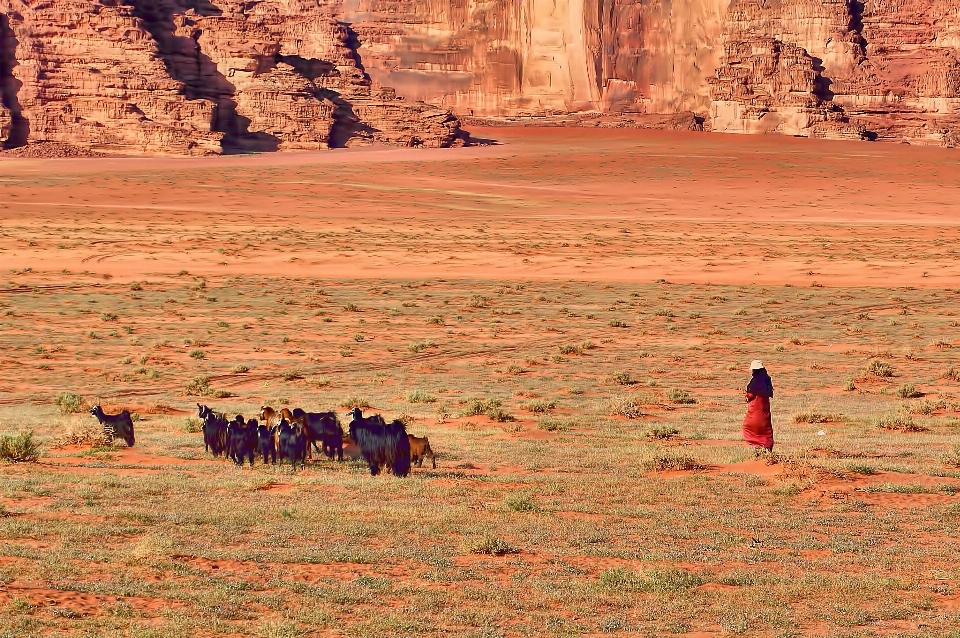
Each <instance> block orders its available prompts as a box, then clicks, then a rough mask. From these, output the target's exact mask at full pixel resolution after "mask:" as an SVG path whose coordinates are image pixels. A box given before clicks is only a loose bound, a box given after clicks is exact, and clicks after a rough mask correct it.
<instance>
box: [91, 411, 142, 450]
mask: <svg viewBox="0 0 960 638" xmlns="http://www.w3.org/2000/svg"><path fill="white" fill-rule="evenodd" d="M90 414H92V415H93V416H95V417H97V421H99V422H100V425H102V426H103V431H104V432H105V433H106V434H107V436H109V437H110V438H111V440H112V439H117V438H119V439H123V440H124V441H126V442H127V447H133V443H134V437H133V419H131V418H130V413H129V412H127V411H126V410H124V411H123V412H121V413H120V414H106V413H105V412H104V411H103V408H101V407H100V406H99V405H95V406H93V408H92V409H91V410H90Z"/></svg>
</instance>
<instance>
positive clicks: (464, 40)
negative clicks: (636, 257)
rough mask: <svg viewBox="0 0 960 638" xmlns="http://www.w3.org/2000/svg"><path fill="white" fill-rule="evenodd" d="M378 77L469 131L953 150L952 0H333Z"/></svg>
mask: <svg viewBox="0 0 960 638" xmlns="http://www.w3.org/2000/svg"><path fill="white" fill-rule="evenodd" d="M338 1H339V2H340V4H339V5H338V9H337V11H338V14H337V15H338V17H339V18H340V19H341V20H343V21H346V22H350V23H351V25H352V28H353V29H355V30H356V32H357V33H358V34H359V37H360V41H361V42H362V46H361V47H360V48H359V53H360V55H361V56H362V58H363V60H364V66H365V68H366V71H367V73H368V74H369V75H370V76H371V77H372V78H373V79H374V80H376V81H378V82H379V83H380V84H383V85H386V86H392V87H394V88H395V89H396V90H397V92H398V94H400V95H403V96H405V97H407V98H408V99H415V100H422V101H425V102H428V103H430V104H434V105H438V106H447V107H451V108H453V109H454V111H455V112H456V113H458V114H460V115H464V116H476V117H484V116H486V117H490V116H516V115H525V114H530V115H550V114H556V113H565V112H572V111H577V110H598V111H602V112H608V113H621V112H622V113H630V112H634V113H661V114H668V113H683V112H688V111H689V112H692V113H694V114H696V115H697V116H699V117H701V118H703V119H704V125H705V127H706V128H710V127H712V128H713V129H714V130H723V131H729V132H740V133H760V132H764V133H766V132H775V133H784V134H790V135H806V136H818V137H843V138H861V137H866V138H880V139H903V140H909V141H912V142H920V143H950V144H952V143H953V141H952V140H953V139H954V136H955V135H956V133H955V131H960V127H958V109H960V106H958V102H957V97H958V71H960V67H958V64H960V62H958V61H960V3H958V2H956V0H491V1H490V2H485V3H468V2H465V1H463V0H429V2H428V1H426V0H338Z"/></svg>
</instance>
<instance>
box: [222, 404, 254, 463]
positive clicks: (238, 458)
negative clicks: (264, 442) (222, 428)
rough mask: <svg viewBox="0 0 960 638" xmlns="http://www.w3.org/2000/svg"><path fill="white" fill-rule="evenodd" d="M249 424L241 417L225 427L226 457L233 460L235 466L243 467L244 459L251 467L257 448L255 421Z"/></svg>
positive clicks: (238, 416) (237, 417)
mask: <svg viewBox="0 0 960 638" xmlns="http://www.w3.org/2000/svg"><path fill="white" fill-rule="evenodd" d="M251 424H253V427H251V425H250V424H247V423H245V422H244V420H243V416H242V415H239V414H238V415H237V416H236V418H235V419H234V420H233V421H231V422H230V424H229V425H227V439H228V440H227V456H229V457H230V458H231V459H233V462H234V463H236V464H237V465H243V461H244V459H249V460H250V467H253V455H254V450H255V449H256V447H257V427H256V421H254V420H252V419H251Z"/></svg>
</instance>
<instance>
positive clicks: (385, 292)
mask: <svg viewBox="0 0 960 638" xmlns="http://www.w3.org/2000/svg"><path fill="white" fill-rule="evenodd" d="M472 133H473V134H474V136H476V137H481V138H487V139H491V140H495V141H496V142H497V143H496V144H494V145H490V146H483V147H472V148H466V149H452V150H411V149H385V148H367V149H352V150H343V151H336V152H324V153H296V154H293V153H291V154H280V155H265V156H257V157H224V158H215V159H211V158H205V159H175V158H162V159H137V158H123V159H116V158H103V159H99V158H98V159H74V160H68V159H65V160H20V159H0V219H2V225H0V319H2V320H0V346H2V352H0V371H2V373H3V374H2V375H0V432H12V431H14V430H18V429H22V428H31V429H35V431H36V432H37V433H38V435H39V436H41V437H44V440H45V441H51V440H57V437H59V436H60V435H62V434H63V432H65V431H68V430H70V429H71V428H77V427H78V426H81V425H83V424H84V423H88V424H89V423H90V422H91V417H90V416H89V415H88V414H87V412H86V406H85V407H84V408H83V409H80V411H79V412H78V413H75V414H60V413H59V412H57V411H56V409H55V408H54V405H53V404H54V397H56V396H57V395H58V394H59V393H60V392H63V391H65V390H69V391H76V392H79V393H81V394H83V395H84V396H85V397H86V399H87V401H88V403H89V402H95V401H103V405H104V408H105V409H106V410H107V411H108V412H115V411H119V410H121V409H128V410H130V411H131V412H134V413H136V414H137V416H138V418H141V417H142V420H138V425H137V428H138V429H137V444H136V447H134V448H133V449H127V448H124V447H121V448H103V449H90V447H89V445H83V446H76V445H67V446H64V447H56V446H48V447H47V448H46V449H45V451H44V456H43V457H42V458H41V459H40V460H39V462H37V463H22V464H15V465H7V464H4V465H0V476H2V477H3V480H2V481H0V482H2V483H3V485H4V490H3V491H0V633H2V634H3V635H8V633H9V635H52V632H58V635H67V634H68V633H69V635H90V634H89V633H81V632H88V631H93V632H100V633H102V632H104V631H107V629H108V628H112V629H113V630H114V631H115V632H132V631H143V632H146V633H144V634H143V635H171V636H177V635H183V636H193V635H250V632H254V631H255V632H256V634H257V635H261V636H294V635H350V636H357V635H413V634H414V633H417V632H419V634H418V635H464V636H468V635H469V636H476V637H477V638H479V637H480V636H501V635H502V636H529V635H557V636H561V635H563V636H570V635H611V634H616V635H651V636H654V635H656V636H660V635H680V636H686V637H687V638H695V637H696V638H700V637H703V636H722V635H734V634H735V635H746V636H769V635H781V636H788V635H789V636H797V635H811V636H814V635H815V636H840V635H844V636H854V635H857V636H860V635H864V636H866V635H889V636H906V635H911V636H914V635H915V636H930V635H947V633H946V632H949V631H954V630H956V629H957V628H958V627H960V621H958V620H957V618H956V614H955V611H956V609H957V608H958V604H960V603H958V601H960V595H958V589H957V588H956V586H955V585H954V584H953V583H955V582H956V581H957V578H956V565H958V564H960V562H958V561H957V559H956V557H957V552H960V545H958V544H957V543H956V542H955V539H956V538H957V533H958V530H960V527H958V525H960V471H958V470H960V448H956V447H955V442H956V440H957V434H956V433H957V432H958V431H960V430H958V428H960V418H958V417H960V402H958V400H957V397H958V388H960V385H958V384H960V372H956V371H955V369H954V368H955V355H954V353H955V352H957V350H956V348H957V347H960V341H958V335H957V330H956V328H957V327H960V323H958V321H957V320H956V301H955V299H956V296H955V293H954V292H953V291H951V290H949V288H956V289H957V291H956V292H957V293H960V266H958V264H957V259H956V257H957V254H958V250H960V249H958V247H957V241H956V240H957V237H958V234H960V198H958V197H957V189H958V188H960V186H958V185H960V179H958V178H960V162H958V159H960V155H958V154H957V153H958V152H957V151H954V150H948V149H934V148H915V147H909V146H893V145H871V144H868V143H853V142H850V143H848V142H823V141H815V140H804V139H790V138H783V137H738V136H730V135H709V134H694V133H669V132H651V131H637V130H628V131H618V130H590V131H587V130H582V129H548V130H542V129H541V130H538V129H519V128H510V129H474V130H473V131H472ZM662 280H667V281H669V282H671V283H673V284H677V285H669V286H668V285H659V284H658V283H656V282H662ZM134 282H136V283H134ZM571 282H575V283H571ZM580 282H582V283H580ZM680 284H696V285H680ZM700 284H715V285H713V286H703V285H700ZM752 284H756V286H753V285H752ZM785 284H789V285H790V286H794V287H796V288H792V287H787V286H786V285H785ZM759 356H762V358H763V359H764V360H765V361H767V363H768V365H769V366H770V367H771V369H772V370H774V374H775V379H776V386H777V393H778V394H777V397H776V400H775V405H774V410H775V412H774V420H775V423H776V428H777V430H776V431H777V441H778V443H777V445H778V447H777V451H778V452H777V456H773V457H759V458H758V457H756V455H755V454H754V453H753V451H752V450H749V449H747V448H746V447H745V446H744V445H743V444H742V442H741V441H740V440H739V438H740V434H739V427H740V422H741V420H742V413H743V412H742V411H743V402H742V395H741V392H742V387H743V384H744V383H745V374H746V372H745V370H746V365H747V363H748V362H749V361H750V360H752V359H753V358H756V357H759ZM879 360H882V361H884V362H889V363H890V365H891V366H892V370H893V372H891V375H889V378H888V377H880V376H879V375H876V374H873V373H869V372H868V371H867V370H868V366H869V365H871V364H872V363H874V362H876V361H879ZM238 364H242V365H238ZM624 373H629V375H627V377H626V378H624V379H623V380H622V382H621V381H617V380H616V377H617V375H623V374H624ZM198 379H202V380H204V381H205V382H204V387H203V388H201V389H196V381H197V380H198ZM207 382H209V385H207ZM906 384H911V385H910V386H909V387H910V388H913V385H912V384H916V386H917V388H913V389H914V390H917V389H918V391H917V392H915V393H913V392H912V393H909V394H902V393H901V394H902V396H901V398H903V397H907V398H915V399H916V401H915V402H912V403H907V402H904V401H901V400H900V399H899V398H898V392H900V390H902V389H903V388H904V387H906ZM191 387H194V389H190V388H191ZM678 389H679V390H685V391H689V393H690V395H691V396H692V397H693V398H692V400H691V401H689V402H685V401H682V400H677V401H675V400H673V399H669V398H668V397H669V396H670V394H669V391H670V390H678ZM214 390H216V391H222V394H217V393H215V392H214ZM413 390H420V391H423V392H424V393H426V395H428V396H429V397H430V401H429V402H427V401H426V400H424V401H420V400H417V401H414V399H413V398H411V392H412V391H413ZM357 397H362V398H369V399H370V400H371V402H370V403H369V405H370V408H369V410H370V411H375V412H382V413H383V414H385V415H388V416H389V417H390V418H393V417H395V416H399V415H401V414H403V415H406V416H407V417H409V419H410V422H411V423H412V424H413V425H411V430H410V431H411V432H413V433H416V434H423V435H429V436H430V439H431V442H432V445H433V446H434V448H435V449H436V450H439V454H440V461H441V462H440V466H439V469H436V470H434V469H433V468H427V467H423V468H416V469H415V470H414V472H413V476H411V477H410V478H409V479H405V480H400V479H393V478H392V477H383V476H381V477H377V478H375V479H372V478H370V477H369V476H368V475H367V474H366V473H365V470H364V468H363V466H362V464H360V463H352V462H350V461H347V462H345V463H333V462H329V461H326V460H317V461H316V462H315V463H311V464H310V467H308V469H307V470H306V471H305V472H301V473H299V474H296V475H293V474H290V473H288V472H286V471H285V470H283V469H282V468H281V469H278V468H276V467H266V466H263V465H262V464H259V461H258V465H257V466H256V468H249V467H247V468H243V469H237V468H234V467H231V466H230V464H228V463H226V462H225V461H223V460H217V459H213V458H211V457H210V456H209V455H207V454H206V453H205V452H203V450H202V445H201V443H202V441H201V435H200V434H199V433H198V432H197V427H196V426H197V425H198V423H194V424H191V423H190V421H191V420H192V417H193V415H195V405H196V403H197V402H199V401H202V402H205V403H210V404H212V405H214V406H215V407H216V408H218V409H222V410H224V411H226V412H228V413H229V414H234V413H237V412H243V413H246V414H247V416H248V417H249V416H250V415H251V414H256V412H257V410H258V409H259V406H261V405H263V404H273V405H288V404H289V405H290V406H291V407H293V406H295V405H303V406H306V407H308V408H309V409H342V410H345V409H346V406H347V404H348V402H349V401H350V400H352V399H356V398H357ZM476 397H481V398H488V399H498V400H499V399H501V398H502V399H503V401H504V407H505V408H506V409H507V410H508V412H510V413H511V414H513V415H515V418H513V417H511V419H509V420H505V421H497V420H494V419H493V418H491V417H490V415H489V413H488V414H487V415H485V416H484V415H479V414H477V413H472V412H467V413H461V410H462V409H464V406H465V405H467V404H468V399H470V398H476ZM612 399H615V400H612ZM617 401H619V402H620V403H621V404H622V403H623V402H629V403H631V404H633V405H634V408H635V410H634V411H635V412H637V413H636V414H634V415H633V416H627V414H626V413H624V412H623V411H622V410H621V411H619V412H618V411H617V410H616V409H615V407H611V406H613V405H614V404H615V403H617ZM538 403H539V404H540V405H541V407H540V409H539V410H538V408H537V404H538ZM608 404H609V405H608ZM363 405H367V404H365V403H364V404H363ZM447 409H449V412H450V413H449V414H447V412H445V411H444V410H447ZM641 409H642V411H641ZM898 411H899V412H898ZM811 412H813V413H817V414H819V413H823V415H825V416H822V418H818V419H813V418H807V419H806V420H804V419H803V418H800V419H798V418H797V416H798V415H799V414H800V413H811ZM884 414H886V415H893V414H900V415H901V416H903V415H913V417H915V419H916V422H917V424H918V425H920V426H921V427H919V428H917V429H915V430H908V431H902V432H892V431H888V430H883V429H880V428H878V426H877V423H876V418H877V417H878V416H880V415H884ZM913 417H910V418H913ZM674 426H676V427H675V429H673V430H672V431H668V432H667V433H666V434H664V435H663V436H662V437H661V436H660V435H657V430H658V429H660V430H661V431H663V430H664V429H669V428H673V427H674ZM78 431H79V430H78ZM951 454H952V456H951ZM346 456H347V457H348V459H356V458H357V456H358V454H357V450H356V448H355V447H350V448H349V449H347V451H346ZM658 459H659V460H664V459H665V460H666V461H671V460H672V461H671V462H677V463H679V462H680V461H684V460H689V461H690V464H689V465H683V467H677V466H676V465H671V464H667V465H663V464H660V465H658V464H657V463H656V461H657V460H658ZM651 462H653V463H652V464H651ZM428 464H429V462H428ZM651 468H652V469H651ZM671 468H672V469H671ZM518 495H519V496H525V497H527V498H529V499H532V500H531V503H532V504H531V505H530V507H529V508H526V509H525V508H524V506H523V503H519V504H517V503H514V501H513V500H512V499H515V497H517V496H518ZM511 503H514V504H511ZM487 536H489V537H490V538H494V537H496V539H505V540H507V541H509V542H510V543H512V546H511V547H512V548H511V549H510V551H509V552H508V553H506V554H504V555H494V554H491V553H489V552H488V553H484V552H485V551H486V550H484V549H483V545H482V544H480V545H478V542H479V541H482V540H484V539H485V538H486V537H487ZM477 547H480V549H479V550H478V549H477ZM677 570H680V571H677ZM677 574H679V577H682V578H687V577H690V576H691V575H694V576H696V578H695V579H693V580H689V581H683V580H682V578H681V581H677V580H676V579H677V578H678V576H677ZM671 579H672V580H671ZM648 581H649V582H648ZM661 581H662V582H661ZM657 583H660V584H659V585H657ZM657 587H660V589H657ZM368 590H369V591H368ZM307 610H310V613H308V611H307ZM252 623H256V624H252ZM930 627H937V629H936V630H931V631H932V632H933V633H930V632H927V629H928V628H930ZM71 628H72V629H71ZM545 628H546V629H545ZM775 628H778V629H776V630H775ZM474 629H475V630H476V631H474ZM493 629H497V630H498V631H496V632H494V631H493ZM547 629H549V630H550V631H547ZM848 629H849V630H850V631H856V632H859V633H849V632H848V631H847V630H848ZM201 630H202V632H206V633H202V632H201ZM488 630H490V631H488ZM860 630H863V632H869V633H863V632H861V631H860ZM937 631H940V633H939V634H938V633H936V632H937ZM4 632H7V633H4ZM30 632H33V633H30ZM904 632H906V633H904ZM124 635H126V634H124ZM130 635H134V634H133V633H130ZM136 635H140V634H139V633H138V634H136ZM949 635H954V634H949Z"/></svg>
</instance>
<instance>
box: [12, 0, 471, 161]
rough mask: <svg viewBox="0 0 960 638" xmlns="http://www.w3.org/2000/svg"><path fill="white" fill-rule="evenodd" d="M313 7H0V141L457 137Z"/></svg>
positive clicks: (441, 114) (176, 146)
mask: <svg viewBox="0 0 960 638" xmlns="http://www.w3.org/2000/svg"><path fill="white" fill-rule="evenodd" d="M358 46H359V42H358V41H357V39H356V34H355V33H353V32H352V31H351V30H350V28H349V27H348V26H347V25H345V24H343V23H342V22H341V21H339V20H338V19H337V18H336V16H335V15H333V13H332V12H331V10H330V9H329V7H327V6H325V5H324V4H322V3H321V2H318V1H317V0H264V1H262V2H241V1H236V0H228V1H221V0H217V1H215V2H210V1H207V0H100V1H99V2H90V1H83V0H52V1H50V2H32V3H28V2H23V1H22V0H0V97H2V100H0V104H2V106H0V140H3V143H4V146H5V147H15V146H19V145H22V144H23V143H25V142H28V141H29V142H34V141H37V142H40V141H46V142H58V143H68V144H73V145H77V146H86V147H92V148H99V149H110V150H119V151H129V152H140V153H175V154H190V155H204V154H218V153H221V152H250V151H275V150H288V149H319V148H327V147H329V146H350V145H355V144H362V143H370V142H386V143H391V144H397V145H404V146H432V147H443V146H451V145H456V144H460V143H462V140H463V139H464V138H465V134H464V133H463V132H462V131H461V130H460V128H459V121H458V120H457V118H456V117H455V116H454V115H452V114H451V113H450V112H449V111H448V110H446V109H439V108H437V107H435V106H430V105H427V104H422V103H416V102H407V101H405V100H402V99H399V98H397V96H396V94H395V92H393V91H391V90H389V89H383V88H378V87H377V86H375V85H374V83H373V82H372V81H371V79H370V77H369V76H368V75H367V74H366V73H365V72H364V70H363V67H362V65H361V64H360V60H359V57H358V55H357V47H358Z"/></svg>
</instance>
